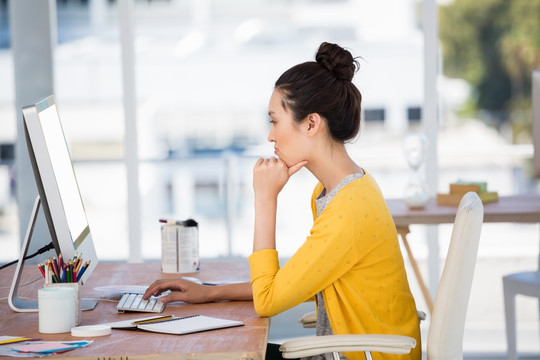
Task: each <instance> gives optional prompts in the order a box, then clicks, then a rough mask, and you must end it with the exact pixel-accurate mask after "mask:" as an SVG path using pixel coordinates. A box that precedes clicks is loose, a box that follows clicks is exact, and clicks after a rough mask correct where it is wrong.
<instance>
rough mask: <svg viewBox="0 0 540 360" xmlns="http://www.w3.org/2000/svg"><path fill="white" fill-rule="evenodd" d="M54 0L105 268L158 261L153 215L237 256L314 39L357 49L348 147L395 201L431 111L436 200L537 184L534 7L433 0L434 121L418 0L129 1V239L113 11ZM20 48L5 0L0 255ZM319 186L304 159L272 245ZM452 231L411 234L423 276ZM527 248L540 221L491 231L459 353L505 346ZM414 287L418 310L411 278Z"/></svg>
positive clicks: (1, 13)
mask: <svg viewBox="0 0 540 360" xmlns="http://www.w3.org/2000/svg"><path fill="white" fill-rule="evenodd" d="M12 1H16V0H12ZM52 3H53V4H54V7H55V9H54V12H53V13H54V14H55V17H56V18H55V21H56V26H57V34H56V35H57V42H56V43H55V46H54V51H53V68H54V95H55V97H56V101H57V104H58V108H59V112H60V117H61V119H62V123H63V126H64V131H65V135H66V138H67V141H68V143H69V146H70V150H71V155H72V158H73V161H74V167H75V172H76V175H77V177H78V181H79V187H80V191H81V195H82V197H83V200H84V203H85V207H86V211H87V215H88V220H89V223H90V226H91V228H92V232H93V237H94V241H95V245H96V250H97V253H98V256H99V257H100V259H101V260H102V261H152V260H154V261H157V260H159V258H160V256H161V239H160V227H159V223H158V219H159V218H164V217H171V218H176V219H185V218H188V217H192V218H194V219H196V220H197V221H198V222H199V229H200V255H201V257H202V258H203V259H205V258H206V259H208V258H232V257H238V258H245V257H247V256H248V255H249V254H250V253H251V241H252V226H253V207H252V200H253V197H252V188H251V169H252V166H253V164H254V162H255V161H256V159H257V158H258V157H260V156H272V154H273V146H272V145H271V144H269V143H268V142H267V141H266V137H267V132H268V130H269V121H268V118H267V115H266V113H267V105H268V100H269V97H270V94H271V92H272V90H273V84H274V82H275V80H276V79H277V77H278V76H279V75H280V74H281V73H283V72H284V71H285V70H287V69H288V68H290V67H291V66H293V65H295V64H297V63H300V62H304V61H311V60H313V59H314V55H315V52H316V50H317V48H318V46H319V44H320V43H321V42H323V41H328V42H335V43H338V44H340V45H342V46H344V47H346V48H347V49H349V50H350V51H351V52H352V53H353V55H354V56H358V57H359V61H360V65H361V67H360V70H359V71H358V73H357V75H356V77H355V79H354V82H355V84H356V85H357V86H358V88H359V89H360V91H361V93H362V96H363V116H364V117H363V124H362V129H361V135H360V137H359V138H358V140H357V141H355V142H354V143H351V144H349V145H348V147H349V150H350V152H351V154H352V156H353V157H354V159H355V160H356V161H357V162H358V163H359V164H360V165H361V166H363V167H364V168H365V169H366V170H367V171H368V172H370V173H372V174H373V175H374V177H375V178H376V179H377V180H378V182H379V185H380V187H381V189H382V192H383V194H384V195H385V197H387V198H400V197H402V195H403V192H404V188H405V181H404V179H405V178H406V177H407V176H408V175H409V174H410V169H409V167H408V165H407V162H406V160H405V158H404V155H403V150H402V139H403V137H404V136H405V135H407V134H409V133H422V132H424V131H425V127H426V123H427V122H430V123H431V124H435V127H436V129H437V132H436V139H435V140H436V141H433V138H431V140H432V141H431V143H430V144H429V145H428V152H429V154H432V155H434V156H435V158H436V163H435V164H436V169H435V172H436V173H437V181H436V184H435V186H433V185H432V186H431V188H430V193H431V195H434V194H435V193H437V192H447V190H448V184H449V183H450V182H454V181H456V180H459V179H464V180H472V181H487V182H488V188H489V189H490V190H491V191H497V192H498V193H499V195H511V194H527V193H538V182H537V180H535V179H534V177H533V175H532V156H533V146H532V143H531V128H532V112H531V73H532V71H534V70H538V69H540V42H539V41H538V39H539V38H540V16H539V15H540V1H539V0H490V1H474V0H454V1H452V0H445V1H437V2H436V6H437V15H436V17H437V19H434V20H436V22H435V23H436V24H438V42H437V55H438V58H437V73H438V75H437V77H436V78H435V81H436V89H437V95H438V96H437V97H436V100H437V104H436V105H437V110H436V114H437V115H436V116H435V117H432V118H429V119H427V118H426V117H425V116H424V114H423V110H424V109H425V97H426V94H425V85H424V84H425V76H426V75H425V66H426V64H425V61H426V58H425V55H424V51H425V35H426V34H425V33H424V30H423V28H424V27H425V24H426V22H425V19H424V18H423V16H422V14H423V9H424V7H423V3H422V1H421V0H378V1H368V0H334V1H332V0H272V1H271V0H227V1H218V0H144V1H143V0H135V1H133V2H132V10H133V34H134V40H133V48H134V56H133V61H134V66H135V68H134V80H135V82H134V91H135V94H136V97H135V99H136V101H135V104H134V105H135V109H134V112H135V114H136V128H137V132H136V133H137V134H138V139H137V150H138V157H137V159H136V160H137V163H138V172H139V178H138V179H139V184H138V186H139V189H138V192H139V194H140V197H139V199H140V204H138V206H139V214H140V223H139V224H136V226H135V228H136V229H138V231H139V232H140V241H139V240H137V241H134V240H133V239H131V238H130V236H129V233H130V231H129V228H130V226H133V224H129V220H128V212H129V210H130V209H129V206H130V205H129V204H128V189H127V185H126V184H127V170H126V162H125V158H126V154H125V149H126V146H125V145H126V137H125V134H126V131H125V108H124V103H123V101H124V99H123V96H124V90H123V86H122V71H123V69H122V66H123V59H122V49H121V43H122V39H121V21H122V20H121V19H122V13H121V12H120V11H119V4H118V3H117V1H113V0H86V1H83V0H58V1H56V2H54V1H52ZM433 29H434V30H435V31H437V26H435V27H434V28H433ZM433 29H432V30H433ZM13 59H14V57H13V52H12V47H11V34H10V1H7V0H1V1H0V250H1V251H0V263H4V262H8V261H11V260H13V259H16V258H17V257H18V255H19V250H20V246H21V238H22V235H21V232H22V231H21V229H25V228H26V222H27V218H25V219H21V216H20V215H19V214H20V212H19V209H18V201H17V196H16V194H17V184H18V183H20V181H19V180H18V178H17V171H16V170H17V169H16V166H15V163H16V161H15V152H16V151H15V149H16V146H15V144H16V139H17V127H18V125H17V121H18V120H17V119H18V115H19V112H20V110H21V109H19V108H17V106H16V102H15V77H14V60H13ZM38 100H40V99H35V101H34V102H37V101H38ZM24 105H29V104H24ZM28 181H30V183H31V184H32V185H33V179H30V180H27V182H28ZM315 182H316V180H315V178H314V177H313V176H312V175H311V174H310V173H308V172H307V171H306V170H302V171H300V172H299V173H298V174H296V175H295V176H294V177H293V178H291V180H290V181H289V183H288V184H287V186H286V187H285V189H284V190H283V192H282V193H281V194H280V198H279V210H278V229H277V242H278V250H279V252H280V256H281V257H282V258H283V259H284V261H285V260H286V258H287V257H288V256H290V255H291V254H292V253H294V251H295V249H296V248H298V247H299V245H300V244H301V243H302V242H303V240H304V239H305V237H306V235H308V234H309V229H310V224H311V222H312V219H311V211H310V207H309V199H310V195H311V192H312V189H313V186H314V185H315ZM32 191H33V192H36V190H35V189H33V190H32ZM450 230H451V225H440V226H438V228H437V231H436V232H435V235H436V238H435V239H433V235H431V236H428V234H429V232H428V231H427V229H426V227H424V226H413V227H412V228H411V234H410V238H409V239H410V242H411V246H412V248H413V251H414V252H415V254H416V255H417V258H418V259H419V260H420V264H421V266H423V268H422V269H423V271H425V272H427V271H428V268H427V265H426V264H427V258H428V253H429V247H430V246H431V245H429V244H430V243H433V242H436V243H438V244H439V245H438V246H439V247H440V248H439V247H437V249H438V250H437V251H439V252H440V254H441V261H443V260H444V254H445V253H446V247H447V242H448V239H449V237H450ZM134 248H135V251H134ZM133 253H135V254H137V253H140V257H138V256H136V255H135V256H134V255H133ZM538 254H539V228H538V224H485V225H484V228H483V230H482V240H481V243H480V250H479V258H478V265H477V269H476V274H475V280H474V283H473V290H472V294H471V305H470V307H469V313H468V317H467V325H466V332H465V342H464V350H465V352H466V353H468V354H486V353H487V354H498V355H500V354H502V353H503V352H504V351H506V340H505V335H504V312H503V295H502V281H501V277H502V276H503V275H504V274H506V273H510V272H515V271H521V270H531V269H535V268H537V267H538V259H539V257H538ZM410 281H411V287H412V288H413V291H414V292H415V297H416V298H417V300H418V302H419V307H420V308H421V307H422V300H421V294H420V291H419V289H418V287H417V284H416V283H415V279H414V277H413V275H412V272H411V275H410ZM517 308H518V348H519V350H520V352H525V353H528V354H538V352H540V344H539V339H540V335H539V329H538V325H539V324H538V319H539V313H538V303H537V300H535V299H527V298H520V297H518V300H517ZM303 310H304V309H303V308H302V309H301V310H293V311H297V312H299V313H300V312H302V311H303ZM308 310H310V309H308ZM286 317H287V316H285V317H281V318H279V317H278V318H276V319H275V321H274V320H273V326H272V332H271V338H272V337H274V338H279V337H285V336H289V333H288V332H287V331H292V333H291V334H292V335H295V334H296V333H295V331H294V330H290V328H291V327H290V326H284V327H281V328H280V324H283V323H286ZM289 319H290V317H289ZM289 321H290V320H289ZM298 327H300V326H299V325H298Z"/></svg>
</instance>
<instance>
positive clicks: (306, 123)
mask: <svg viewBox="0 0 540 360" xmlns="http://www.w3.org/2000/svg"><path fill="white" fill-rule="evenodd" d="M315 59H316V61H311V62H306V63H302V64H299V65H296V66H294V67H292V68H291V69H289V70H287V71H286V72H285V73H284V74H283V75H281V77H280V78H279V79H278V80H277V82H276V84H275V89H274V92H273V94H272V96H271V98H270V103H269V107H268V115H269V117H270V122H271V130H270V133H269V135H268V141H270V142H273V143H274V150H275V151H274V152H275V154H276V155H277V158H269V159H259V160H258V161H257V163H256V164H255V167H254V169H253V188H254V193H255V230H254V240H253V254H252V255H251V256H250V257H249V263H250V269H251V284H249V283H246V284H234V285H228V286H222V287H203V286H200V285H195V284H188V283H187V282H184V281H181V280H161V281H157V282H155V283H154V284H152V285H151V286H150V287H149V289H148V291H147V293H146V295H145V296H146V297H148V296H150V295H151V294H159V293H161V292H162V291H164V290H166V289H174V290H178V291H175V292H173V293H171V294H170V295H168V296H166V297H164V298H162V299H163V301H166V302H169V301H178V300H181V301H188V302H206V301H214V300H221V299H228V300H247V299H253V301H254V305H255V309H256V311H257V312H258V314H259V315H261V316H274V315H276V314H279V313H281V312H283V311H285V310H287V309H290V308H292V307H294V306H296V305H298V304H300V303H302V302H304V301H306V300H308V299H311V298H313V297H315V299H316V302H317V335H328V334H362V333H368V334H399V335H407V336H411V337H414V338H415V339H416V340H417V343H418V344H417V346H416V348H415V349H413V351H412V352H411V354H409V355H400V356H397V355H386V354H379V353H374V354H373V356H374V358H379V359H390V358H396V359H397V358H400V359H415V360H416V359H420V358H421V346H420V330H419V321H418V316H417V311H416V305H415V302H414V299H413V297H412V294H411V292H410V289H409V285H408V281H407V275H406V273H405V269H404V264H403V258H402V256H401V251H400V248H399V244H398V239H397V234H396V229H395V225H394V222H393V220H392V217H391V215H390V212H389V211H388V208H387V207H386V203H385V201H384V198H383V196H382V194H381V192H380V190H379V188H378V186H377V184H376V182H375V180H374V179H373V177H371V176H370V175H369V174H368V173H367V172H366V171H364V169H362V168H361V167H360V166H358V165H357V164H356V163H355V162H354V161H353V160H352V159H351V158H350V156H349V154H348V153H347V151H346V148H345V143H346V142H348V141H351V140H353V139H355V138H356V136H357V135H358V132H359V129H360V115H361V99H362V97H361V95H360V92H359V91H358V89H357V88H356V86H355V85H354V84H353V83H352V79H353V76H354V73H355V72H356V70H357V69H358V66H359V65H358V62H357V61H356V60H355V59H354V58H353V57H352V55H351V54H350V52H349V51H347V50H345V49H343V48H341V47H339V46H338V45H335V44H329V43H323V44H321V46H320V47H319V50H318V52H317V54H316V58H315ZM302 167H306V168H307V169H308V170H309V171H310V172H311V173H312V174H313V175H314V176H315V177H316V178H317V179H318V181H319V183H318V184H317V185H316V186H315V189H314V191H313V195H312V200H311V208H312V211H313V218H314V223H313V227H312V229H311V232H310V236H308V237H307V239H306V241H305V242H304V244H303V245H302V246H301V247H300V248H299V249H298V251H297V252H296V253H295V254H294V255H293V256H292V257H291V259H290V260H289V261H288V262H287V263H286V264H285V265H284V266H283V267H281V268H280V266H279V262H278V256H277V251H276V246H275V226H276V209H277V197H278V194H279V192H280V191H281V189H282V188H283V186H284V185H285V184H286V183H287V181H288V179H289V177H290V176H292V175H293V174H295V173H296V172H297V171H298V170H300V169H301V168H302ZM343 355H344V356H345V357H347V358H348V359H360V358H362V359H363V358H364V356H363V354H361V353H360V354H359V353H344V354H343Z"/></svg>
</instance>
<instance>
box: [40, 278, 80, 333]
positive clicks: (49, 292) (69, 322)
mask: <svg viewBox="0 0 540 360" xmlns="http://www.w3.org/2000/svg"><path fill="white" fill-rule="evenodd" d="M76 309H77V291H76V290H75V288H73V287H45V288H42V289H39V290H38V310H39V332H40V333H45V334H58V333H66V332H70V331H71V328H72V327H75V326H76V325H77V312H76Z"/></svg>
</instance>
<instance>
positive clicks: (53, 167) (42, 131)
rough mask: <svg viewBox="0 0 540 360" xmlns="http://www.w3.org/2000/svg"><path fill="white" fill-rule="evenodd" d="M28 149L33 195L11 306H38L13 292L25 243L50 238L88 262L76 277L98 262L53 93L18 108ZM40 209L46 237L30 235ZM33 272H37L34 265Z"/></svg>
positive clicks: (67, 255)
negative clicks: (46, 226)
mask: <svg viewBox="0 0 540 360" xmlns="http://www.w3.org/2000/svg"><path fill="white" fill-rule="evenodd" d="M22 112H23V118H24V131H25V138H26V144H27V147H28V154H29V156H30V162H31V164H32V170H33V172H34V178H35V180H36V185H37V189H38V196H37V198H36V202H35V204H34V209H33V211H32V215H31V217H30V222H29V224H28V228H27V232H26V236H25V239H24V242H23V246H22V249H21V254H20V257H19V262H18V264H17V269H16V271H15V275H14V277H13V282H12V285H11V289H10V294H9V305H10V306H11V308H12V309H13V310H15V311H20V312H30V311H37V302H36V301H29V300H22V299H20V298H19V297H18V295H17V293H18V287H19V281H20V278H21V275H22V271H23V267H24V259H25V257H26V254H27V252H28V248H29V245H30V242H32V247H33V248H36V242H39V243H40V244H38V247H39V248H40V247H41V245H43V246H45V245H47V244H48V243H50V242H52V244H53V246H54V249H55V251H56V255H57V256H58V255H59V254H62V257H63V258H64V259H71V258H73V257H74V256H75V254H77V256H79V257H81V258H82V259H83V260H84V261H85V262H86V261H88V260H90V265H89V267H88V268H87V269H86V270H85V272H84V273H83V275H82V277H81V279H80V281H81V282H82V283H84V282H86V281H87V279H88V277H89V276H90V275H91V274H92V271H93V270H94V269H95V267H96V266H97V264H98V257H97V255H96V250H95V248H94V243H93V240H92V234H91V232H90V227H89V225H88V220H87V217H86V212H85V209H84V205H83V201H82V198H81V194H80V192H79V186H78V183H77V178H76V176H75V171H74V169H73V164H72V162H71V156H70V153H69V149H68V145H67V142H66V139H65V136H64V131H63V128H62V124H61V121H60V117H59V115H58V109H57V107H56V103H55V100H54V97H53V96H49V97H47V98H46V99H43V100H41V101H39V102H38V103H36V104H35V105H31V106H26V107H24V108H23V110H22ZM40 208H41V209H42V210H43V214H44V215H45V220H46V222H47V225H48V228H49V233H50V235H51V236H50V238H48V237H47V236H40V237H32V234H33V231H34V226H35V223H36V218H37V215H38V211H39V209H40ZM36 274H39V273H38V272H37V268H36ZM95 305H96V302H95V301H90V300H83V301H82V304H81V306H82V308H83V309H86V310H88V309H91V308H94V307H95Z"/></svg>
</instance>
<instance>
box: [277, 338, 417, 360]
mask: <svg viewBox="0 0 540 360" xmlns="http://www.w3.org/2000/svg"><path fill="white" fill-rule="evenodd" d="M414 347H416V340H415V339H413V338H411V337H408V336H401V335H372V334H355V335H328V336H310V337H304V338H298V339H294V340H289V341H286V342H284V343H283V344H282V345H281V346H280V348H279V350H280V351H281V352H282V355H283V357H284V358H286V359H291V358H301V357H304V356H313V355H318V354H324V353H329V352H346V351H375V352H382V353H387V354H408V353H409V352H410V351H411V349H412V348H414Z"/></svg>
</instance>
